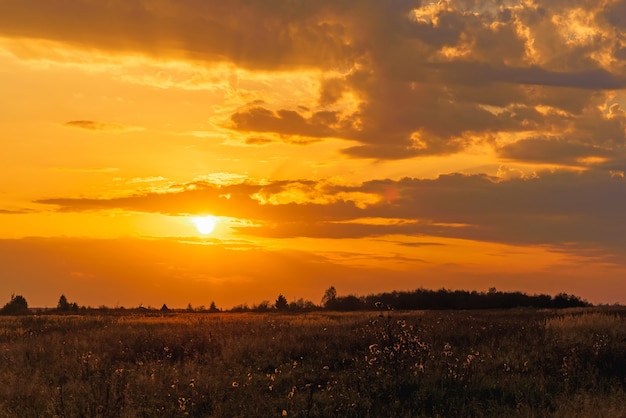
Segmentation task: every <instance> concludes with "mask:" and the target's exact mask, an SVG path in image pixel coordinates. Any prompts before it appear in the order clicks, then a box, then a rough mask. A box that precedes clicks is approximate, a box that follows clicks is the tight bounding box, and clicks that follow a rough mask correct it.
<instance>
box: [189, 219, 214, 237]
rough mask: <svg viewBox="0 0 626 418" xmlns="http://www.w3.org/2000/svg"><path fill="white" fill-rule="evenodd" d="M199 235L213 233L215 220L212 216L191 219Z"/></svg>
mask: <svg viewBox="0 0 626 418" xmlns="http://www.w3.org/2000/svg"><path fill="white" fill-rule="evenodd" d="M191 222H193V224H194V225H195V226H196V229H197V230H198V232H199V233H201V234H204V235H207V234H210V233H211V232H213V229H215V224H216V222H217V219H216V218H215V217H214V216H196V217H194V218H191Z"/></svg>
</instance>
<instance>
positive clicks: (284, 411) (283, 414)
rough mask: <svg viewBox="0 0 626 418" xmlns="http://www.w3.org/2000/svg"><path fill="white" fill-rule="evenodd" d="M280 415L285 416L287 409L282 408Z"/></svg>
mask: <svg viewBox="0 0 626 418" xmlns="http://www.w3.org/2000/svg"><path fill="white" fill-rule="evenodd" d="M281 415H282V416H284V417H286V416H287V410H286V409H283V413H282V414H281Z"/></svg>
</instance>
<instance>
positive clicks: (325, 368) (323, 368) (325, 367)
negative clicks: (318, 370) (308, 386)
mask: <svg viewBox="0 0 626 418" xmlns="http://www.w3.org/2000/svg"><path fill="white" fill-rule="evenodd" d="M322 370H325V371H328V370H330V367H328V366H324V367H322Z"/></svg>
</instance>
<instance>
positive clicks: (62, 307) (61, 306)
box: [57, 295, 70, 312]
mask: <svg viewBox="0 0 626 418" xmlns="http://www.w3.org/2000/svg"><path fill="white" fill-rule="evenodd" d="M57 309H58V310H59V311H61V312H67V311H69V310H70V303H69V302H68V301H67V298H66V297H65V295H61V297H60V298H59V303H57Z"/></svg>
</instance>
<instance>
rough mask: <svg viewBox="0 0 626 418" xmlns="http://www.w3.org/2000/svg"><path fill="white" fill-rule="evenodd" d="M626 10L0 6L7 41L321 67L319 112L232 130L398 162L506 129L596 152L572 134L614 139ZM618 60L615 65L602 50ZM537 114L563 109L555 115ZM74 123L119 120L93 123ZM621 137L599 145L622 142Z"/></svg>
mask: <svg viewBox="0 0 626 418" xmlns="http://www.w3.org/2000/svg"><path fill="white" fill-rule="evenodd" d="M624 7H625V6H624V2H622V1H613V2H604V3H603V2H592V1H588V0H575V1H558V2H549V3H548V2H543V1H539V2H534V3H523V4H520V3H519V2H507V1H504V2H498V5H497V7H496V6H495V5H489V4H486V3H478V2H467V1H450V2H446V3H445V4H444V3H434V2H433V3H427V2H420V1H417V0H415V1H412V0H403V1H379V0H332V1H331V0H313V1H310V0H297V1H292V0H279V1H273V2H267V1H263V0H232V1H228V2H217V1H200V0H193V1H186V2H177V1H173V0H165V1H162V2H158V3H150V4H148V3H146V2H141V1H138V0H124V1H122V0H114V1H108V2H103V3H99V2H91V1H79V2H73V3H67V4H63V5H59V4H58V2H54V1H51V0H43V1H39V0H37V1H35V0H23V1H20V2H11V3H10V6H9V3H3V4H0V35H2V36H7V37H16V38H36V39H51V40H54V41H60V42H65V43H67V44H70V45H73V46H75V47H79V48H80V47H84V48H89V49H96V50H107V51H111V52H116V53H128V52H132V53H136V52H137V51H139V52H141V53H143V54H147V55H150V56H154V57H158V58H159V59H164V58H165V59H168V58H173V59H189V60H193V61H195V62H198V63H213V62H229V63H233V64H235V65H236V66H240V67H244V68H247V69H251V70H257V69H261V70H266V71H278V70H280V71H298V70H300V69H302V68H309V69H316V70H322V73H321V74H324V75H321V76H320V78H321V80H320V81H321V86H320V91H319V108H318V109H312V110H310V111H309V110H303V109H302V108H300V107H299V106H297V105H295V106H294V108H280V110H270V109H272V108H276V107H280V106H282V104H280V103H268V104H267V105H263V106H261V105H256V106H254V107H250V108H248V109H244V110H241V111H238V112H236V113H235V114H233V115H232V117H231V121H232V128H233V129H236V130H241V131H245V132H266V133H278V134H281V135H282V136H285V137H287V136H296V137H314V138H324V137H326V136H334V137H338V138H344V139H347V140H351V141H356V143H354V144H353V145H351V146H348V147H347V148H346V150H345V153H346V154H348V155H351V156H354V157H360V158H362V157H365V158H376V159H397V158H407V157H414V156H420V155H441V154H451V153H456V152H461V151H463V150H465V149H466V148H467V147H469V146H472V145H474V144H473V140H471V139H469V138H470V137H476V136H477V135H478V136H480V135H483V136H489V135H492V134H497V133H503V132H505V133H507V134H509V135H520V138H518V139H521V138H526V137H528V135H527V133H528V132H529V131H532V132H533V134H534V136H535V137H540V136H554V137H556V136H558V137H562V138H564V139H563V141H569V140H570V139H571V140H572V141H573V142H574V145H573V146H574V147H576V146H584V144H581V143H582V142H585V141H587V142H589V144H588V145H589V146H591V147H593V146H597V145H598V141H602V140H603V139H602V133H603V132H601V133H599V134H597V135H593V137H592V135H588V136H587V137H586V138H583V137H581V136H576V135H573V136H572V135H566V134H569V133H571V128H572V127H574V128H579V129H582V130H583V131H584V130H585V129H586V128H585V127H587V126H594V127H597V126H599V128H600V129H601V131H603V130H605V129H612V131H611V133H610V135H612V137H616V135H618V134H619V133H620V129H621V130H622V131H623V124H622V122H619V123H617V122H616V121H612V122H611V123H612V124H613V125H615V126H613V127H612V128H609V127H607V126H606V125H607V124H609V123H608V122H607V120H606V119H607V118H606V117H605V115H603V114H602V113H601V112H597V113H593V112H591V111H590V109H592V108H594V107H596V106H597V105H607V104H610V103H608V102H607V100H608V95H607V94H606V93H608V92H609V91H612V90H619V89H623V88H624V87H626V62H624V60H623V56H624V53H623V51H622V50H623V48H622V47H621V45H622V44H623V42H624V40H623V39H622V38H623V35H622V32H623V31H622V30H621V29H623V26H624V24H623V20H624V19H622V18H621V17H620V16H621V15H622V14H623V13H621V12H622V10H623V9H624ZM42 22H45V24H42ZM103 34H106V36H104V35H103ZM620 39H621V40H620ZM609 56H612V57H614V59H613V60H607V59H605V58H603V57H609ZM325 70H332V71H333V73H332V74H333V75H327V74H329V73H323V71H325ZM338 74H343V75H338ZM346 93H351V94H353V95H354V97H356V98H358V100H359V103H360V107H359V109H358V110H357V112H356V113H354V114H349V115H348V114H339V113H336V112H335V111H334V110H330V108H329V106H332V105H334V104H336V103H337V102H338V101H339V100H340V99H341V98H342V97H343V96H344V95H345V94H346ZM599 102H600V103H599ZM485 106H496V107H499V108H501V109H499V110H498V111H497V112H494V111H493V109H491V110H489V109H485ZM537 108H544V109H545V108H552V109H554V111H553V112H552V113H551V114H550V115H549V117H548V118H546V117H545V116H546V115H545V112H544V113H543V114H542V113H540V112H538V111H537ZM583 113H585V114H583ZM69 126H76V127H82V128H85V129H93V130H98V129H110V128H111V126H110V125H106V124H100V123H99V122H93V121H73V122H70V125H69ZM287 141H289V140H288V139H287ZM295 141H300V142H301V141H302V140H301V139H295ZM622 142H623V141H622ZM622 142H620V141H613V143H611V144H610V145H607V143H606V141H605V143H604V144H603V145H602V147H605V148H607V149H614V150H620V149H621V147H622V146H623V144H622ZM555 160H556V161H558V160H559V158H558V156H555Z"/></svg>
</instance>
